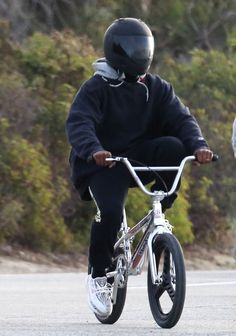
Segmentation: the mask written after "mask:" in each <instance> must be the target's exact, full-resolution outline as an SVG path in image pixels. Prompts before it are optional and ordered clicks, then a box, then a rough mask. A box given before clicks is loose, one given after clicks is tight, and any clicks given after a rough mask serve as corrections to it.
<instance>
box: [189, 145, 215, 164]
mask: <svg viewBox="0 0 236 336" xmlns="http://www.w3.org/2000/svg"><path fill="white" fill-rule="evenodd" d="M194 155H195V157H196V160H195V161H193V163H194V164H196V165H198V164H206V163H210V162H211V161H212V158H213V152H212V151H211V150H210V149H209V148H199V149H197V150H196V151H195V152H194Z"/></svg>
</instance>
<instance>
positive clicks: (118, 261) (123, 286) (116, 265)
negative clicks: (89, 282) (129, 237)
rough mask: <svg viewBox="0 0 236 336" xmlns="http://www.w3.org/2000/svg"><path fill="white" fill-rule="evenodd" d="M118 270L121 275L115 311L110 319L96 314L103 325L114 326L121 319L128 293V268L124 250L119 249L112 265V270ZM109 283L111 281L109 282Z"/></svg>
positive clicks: (118, 280)
mask: <svg viewBox="0 0 236 336" xmlns="http://www.w3.org/2000/svg"><path fill="white" fill-rule="evenodd" d="M114 269H115V270H116V271H117V272H118V274H119V277H118V278H117V295H116V302H115V303H114V304H113V309H112V312H111V314H110V315H109V316H108V317H105V318H104V317H102V316H99V315H97V314H95V316H96V318H97V319H98V320H99V321H100V322H101V323H103V324H113V323H115V322H116V321H117V320H118V319H119V318H120V315H121V313H122V311H123V308H124V305H125V299H126V292H127V281H128V266H127V261H126V258H125V255H124V251H123V249H122V248H120V247H119V248H117V249H116V251H115V258H114V261H113V265H112V270H114ZM112 280H114V281H112V291H114V283H115V281H116V280H115V279H113V278H112ZM108 281H109V280H108Z"/></svg>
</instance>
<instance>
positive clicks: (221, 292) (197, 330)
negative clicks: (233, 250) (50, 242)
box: [0, 271, 236, 336]
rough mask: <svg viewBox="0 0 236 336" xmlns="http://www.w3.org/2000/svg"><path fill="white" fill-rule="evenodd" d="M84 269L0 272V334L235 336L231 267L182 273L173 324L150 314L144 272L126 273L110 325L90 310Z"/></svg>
mask: <svg viewBox="0 0 236 336" xmlns="http://www.w3.org/2000/svg"><path fill="white" fill-rule="evenodd" d="M85 281H86V274H85V273H78V274H75V273H58V274H28V275H26V274H25V275H23V274H22V275H19V274H18V275H17V274H11V275H10V274H9V275H0V336H13V335H14V336H26V335H27V336H31V335H34V336H39V335H40V336H41V335H43V336H44V335H46V336H47V335H48V336H52V335H57V336H62V335H65V336H72V335H81V336H82V335H83V336H85V335H160V336H162V335H176V336H177V335H178V336H180V335H184V336H190V335H218V336H223V335H225V336H231V335H235V336H236V271H209V272H208V271H202V272H200V271H193V272H187V295H186V302H185V307H184V310H183V314H182V316H181V319H180V321H179V323H178V324H177V325H176V326H175V327H174V328H172V329H165V330H164V329H161V328H160V327H158V326H157V325H156V323H155V322H154V320H153V317H152V315H151V312H150V309H149V304H148V297H147V289H146V273H143V274H142V275H141V276H136V277H130V278H129V284H128V293H127V300H126V304H125V308H124V311H123V313H122V316H121V318H120V320H119V321H118V322H116V323H115V324H114V325H102V324H100V323H99V322H98V321H97V320H96V318H95V317H94V316H93V314H92V313H91V312H90V310H89V308H88V306H87V301H86V291H85Z"/></svg>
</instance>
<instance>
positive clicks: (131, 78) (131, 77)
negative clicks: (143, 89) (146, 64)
mask: <svg viewBox="0 0 236 336" xmlns="http://www.w3.org/2000/svg"><path fill="white" fill-rule="evenodd" d="M139 77H140V76H139V75H130V74H128V73H125V81H126V82H130V83H132V82H137V81H138V80H139Z"/></svg>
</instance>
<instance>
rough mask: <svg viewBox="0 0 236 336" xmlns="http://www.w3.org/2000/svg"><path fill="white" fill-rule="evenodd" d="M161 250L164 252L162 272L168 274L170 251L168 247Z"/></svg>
mask: <svg viewBox="0 0 236 336" xmlns="http://www.w3.org/2000/svg"><path fill="white" fill-rule="evenodd" d="M163 252H164V266H163V273H165V274H169V273H170V251H169V250H168V249H165V250H164V251H163Z"/></svg>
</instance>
